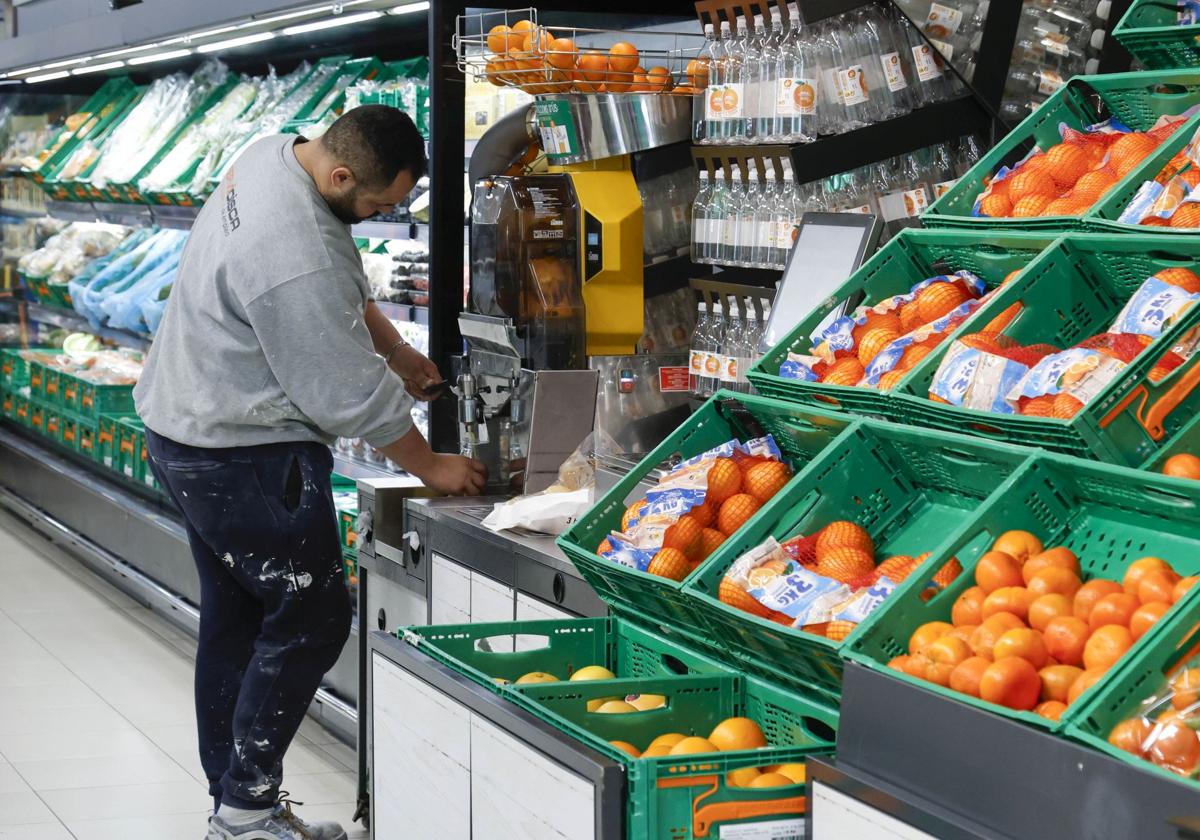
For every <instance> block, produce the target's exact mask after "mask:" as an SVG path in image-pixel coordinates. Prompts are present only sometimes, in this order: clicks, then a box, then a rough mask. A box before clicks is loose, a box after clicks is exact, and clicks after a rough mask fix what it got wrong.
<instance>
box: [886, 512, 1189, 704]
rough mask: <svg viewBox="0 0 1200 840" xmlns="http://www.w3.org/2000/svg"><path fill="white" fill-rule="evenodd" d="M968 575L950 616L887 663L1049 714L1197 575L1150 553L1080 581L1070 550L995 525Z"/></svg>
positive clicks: (1103, 669) (921, 630)
mask: <svg viewBox="0 0 1200 840" xmlns="http://www.w3.org/2000/svg"><path fill="white" fill-rule="evenodd" d="M1101 550H1102V549H1101ZM974 577H975V585H974V586H972V587H969V588H968V589H965V590H963V591H962V593H961V594H960V595H959V596H958V598H957V599H956V600H955V602H954V605H953V607H952V608H951V611H950V616H949V619H950V620H949V621H930V622H926V623H925V624H922V625H920V626H918V627H917V628H916V630H915V631H914V632H913V634H912V636H911V637H910V639H909V643H908V653H905V654H901V655H899V656H896V657H894V658H892V659H891V660H890V661H889V662H888V667H890V668H893V669H895V670H898V671H901V672H902V673H905V674H908V675H909V676H912V677H916V678H918V679H922V680H927V681H929V682H932V683H934V684H936V685H940V686H944V687H947V688H949V689H951V690H953V691H957V692H960V693H962V694H966V695H969V696H971V697H977V698H979V699H981V700H984V701H987V702H990V703H995V704H997V705H1000V706H1005V707H1007V708H1010V709H1016V710H1022V711H1033V712H1035V713H1036V714H1039V715H1041V716H1043V717H1046V718H1049V719H1051V720H1054V721H1058V720H1059V718H1060V716H1061V715H1062V714H1063V712H1064V711H1066V709H1067V707H1069V706H1070V705H1072V704H1073V703H1075V702H1076V701H1077V700H1078V699H1079V697H1080V696H1081V695H1082V694H1083V693H1084V692H1085V691H1087V689H1088V688H1090V687H1091V686H1092V685H1093V684H1094V683H1096V682H1097V681H1099V680H1100V679H1101V678H1102V677H1104V675H1105V674H1106V673H1108V672H1109V670H1110V669H1111V668H1112V667H1113V666H1114V665H1116V663H1117V662H1118V661H1120V659H1121V657H1123V656H1124V655H1125V652H1126V651H1128V650H1129V649H1130V648H1131V647H1132V646H1133V644H1134V643H1135V642H1136V641H1137V640H1138V639H1139V638H1141V637H1142V636H1143V635H1144V634H1145V633H1146V632H1148V631H1149V629H1150V628H1151V627H1153V626H1154V624H1155V623H1156V622H1158V621H1159V619H1161V618H1162V617H1163V616H1164V615H1166V613H1167V612H1168V611H1170V609H1171V607H1172V606H1173V605H1174V603H1175V602H1176V601H1178V600H1179V599H1180V598H1182V597H1183V596H1184V594H1186V593H1187V591H1188V589H1190V587H1191V586H1192V584H1194V583H1195V581H1196V578H1194V577H1182V576H1180V575H1179V574H1178V573H1177V572H1175V570H1174V569H1172V568H1171V565H1170V564H1169V563H1167V562H1166V561H1165V560H1162V559H1160V558H1157V557H1145V558H1142V559H1140V560H1136V561H1134V562H1133V563H1132V564H1130V566H1129V567H1128V568H1127V569H1126V571H1125V574H1124V576H1123V578H1122V579H1121V580H1120V581H1115V580H1107V579H1104V578H1100V577H1093V578H1091V579H1090V580H1086V581H1085V580H1084V579H1083V573H1082V571H1081V565H1080V561H1079V557H1078V556H1077V555H1076V554H1075V552H1074V551H1072V550H1071V549H1069V548H1067V547H1065V546H1052V547H1047V546H1044V545H1043V543H1042V541H1041V539H1039V538H1038V537H1037V536H1036V535H1035V534H1032V533H1030V532H1028V531H1007V532H1005V533H1003V534H1001V535H1000V537H999V538H997V539H996V540H995V542H994V543H993V544H992V546H991V550H989V551H987V552H985V553H984V554H982V555H981V556H980V558H979V560H978V561H977V563H976V565H975V570H974Z"/></svg>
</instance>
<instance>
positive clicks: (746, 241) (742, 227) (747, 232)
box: [737, 218, 758, 248]
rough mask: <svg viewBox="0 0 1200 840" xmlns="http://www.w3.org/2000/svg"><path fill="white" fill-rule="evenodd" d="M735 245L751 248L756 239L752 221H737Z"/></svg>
mask: <svg viewBox="0 0 1200 840" xmlns="http://www.w3.org/2000/svg"><path fill="white" fill-rule="evenodd" d="M737 228H738V232H737V244H738V246H739V247H742V248H753V247H754V243H755V241H756V239H757V236H758V235H757V234H756V233H755V232H754V219H752V218H751V219H738V221H737Z"/></svg>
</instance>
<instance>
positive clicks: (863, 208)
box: [842, 204, 871, 216]
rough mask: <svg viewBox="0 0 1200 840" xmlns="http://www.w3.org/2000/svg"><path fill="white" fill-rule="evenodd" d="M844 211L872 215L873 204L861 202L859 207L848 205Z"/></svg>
mask: <svg viewBox="0 0 1200 840" xmlns="http://www.w3.org/2000/svg"><path fill="white" fill-rule="evenodd" d="M842 212H843V213H857V214H859V215H860V216H867V215H870V213H871V205H869V204H861V205H859V206H858V207H847V208H846V209H845V210H843V211H842Z"/></svg>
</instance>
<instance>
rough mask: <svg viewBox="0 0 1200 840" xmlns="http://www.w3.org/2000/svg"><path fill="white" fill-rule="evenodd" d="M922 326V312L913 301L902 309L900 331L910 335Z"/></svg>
mask: <svg viewBox="0 0 1200 840" xmlns="http://www.w3.org/2000/svg"><path fill="white" fill-rule="evenodd" d="M919 326H921V312H920V310H919V309H918V308H917V302H916V301H911V302H909V303H906V304H904V305H903V306H901V307H900V329H901V331H902V332H903V333H904V334H908V333H910V332H912V331H913V330H915V329H916V328H917V327H919Z"/></svg>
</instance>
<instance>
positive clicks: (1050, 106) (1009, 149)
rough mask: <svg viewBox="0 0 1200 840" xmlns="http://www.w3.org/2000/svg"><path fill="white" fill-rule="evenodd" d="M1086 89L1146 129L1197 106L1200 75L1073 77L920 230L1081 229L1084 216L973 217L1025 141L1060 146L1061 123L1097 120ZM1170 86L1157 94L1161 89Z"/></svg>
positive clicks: (945, 197) (958, 186) (936, 208)
mask: <svg viewBox="0 0 1200 840" xmlns="http://www.w3.org/2000/svg"><path fill="white" fill-rule="evenodd" d="M1081 83H1086V85H1090V86H1091V88H1092V89H1093V90H1095V91H1096V92H1097V93H1099V94H1100V95H1101V97H1103V99H1104V101H1105V102H1106V103H1107V104H1108V107H1109V109H1110V110H1111V111H1112V113H1113V114H1114V115H1115V116H1116V117H1117V118H1118V119H1119V120H1121V122H1123V123H1125V125H1127V126H1129V127H1130V128H1132V129H1134V130H1137V131H1145V130H1146V129H1149V128H1151V127H1152V126H1153V125H1154V122H1155V120H1157V119H1158V118H1159V117H1160V116H1163V115H1164V114H1169V115H1172V116H1174V115H1177V114H1181V113H1183V112H1184V111H1185V110H1187V109H1188V108H1190V107H1192V106H1193V105H1197V104H1200V76H1197V75H1196V74H1195V73H1188V72H1168V73H1155V74H1153V75H1150V74H1146V73H1113V74H1110V75H1104V76H1081V77H1077V78H1076V79H1072V80H1071V81H1070V82H1068V83H1067V84H1066V85H1065V86H1064V87H1063V88H1061V89H1060V90H1059V91H1057V92H1056V93H1055V94H1054V95H1053V96H1051V97H1050V98H1049V99H1047V100H1046V101H1045V102H1044V103H1043V104H1042V106H1041V107H1040V108H1038V109H1037V110H1036V111H1034V112H1033V113H1032V114H1030V115H1029V116H1028V117H1026V118H1025V119H1024V120H1023V121H1022V122H1021V124H1020V125H1018V126H1017V127H1016V128H1014V129H1013V130H1012V131H1011V132H1009V133H1008V136H1007V137H1005V138H1004V139H1003V140H1001V141H1000V142H999V143H997V144H996V145H995V146H993V147H992V149H991V150H990V151H989V152H988V153H987V154H985V155H984V156H983V157H982V158H980V160H979V162H978V163H976V164H975V165H974V166H973V167H971V169H970V171H968V172H967V174H966V175H964V176H963V177H962V178H959V179H958V181H957V183H955V185H954V186H953V187H951V188H950V189H949V190H948V191H947V192H946V194H945V195H943V196H942V197H941V198H939V199H938V200H937V201H935V202H934V203H933V205H932V206H931V207H930V208H929V209H928V210H926V211H925V213H924V215H922V216H921V221H922V222H923V223H924V225H925V227H957V228H964V227H965V228H972V229H975V230H982V229H988V230H989V233H988V235H989V236H990V235H991V231H993V230H1011V229H1016V230H1038V231H1050V232H1064V231H1070V230H1083V229H1084V227H1085V224H1084V219H1083V216H1044V217H1035V218H1020V219H1018V218H992V217H987V216H975V215H972V210H973V208H974V206H975V199H976V197H977V196H978V195H979V193H980V192H982V191H983V189H984V187H985V186H986V181H987V179H988V178H990V177H991V176H992V175H993V174H994V173H995V172H996V170H997V169H999V168H1000V166H1001V165H1002V164H1007V165H1012V164H1013V163H1015V162H1016V161H1018V160H1020V159H1021V158H1022V157H1024V153H1025V152H1026V151H1027V150H1028V147H1029V143H1030V141H1034V142H1036V143H1037V144H1038V145H1039V146H1041V147H1042V148H1043V149H1046V148H1049V147H1050V146H1052V145H1054V144H1055V143H1059V142H1061V139H1062V136H1061V134H1060V133H1059V126H1060V124H1063V123H1065V124H1066V125H1067V126H1069V127H1071V128H1075V129H1082V128H1085V127H1086V126H1088V125H1091V124H1092V123H1094V122H1096V121H1097V120H1096V119H1095V116H1096V115H1095V114H1093V113H1092V111H1091V107H1090V106H1089V105H1087V104H1086V103H1087V94H1086V92H1085V88H1084V86H1083V84H1081ZM1164 85H1165V86H1169V87H1167V88H1165V92H1160V86H1164ZM1135 172H1136V171H1135ZM1135 172H1130V173H1128V174H1127V175H1126V176H1125V177H1124V178H1123V179H1122V180H1121V181H1119V182H1118V183H1117V187H1116V188H1115V189H1121V188H1122V187H1123V186H1124V185H1125V184H1127V183H1128V182H1130V181H1132V180H1133V178H1134V176H1135Z"/></svg>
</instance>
